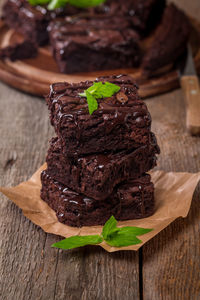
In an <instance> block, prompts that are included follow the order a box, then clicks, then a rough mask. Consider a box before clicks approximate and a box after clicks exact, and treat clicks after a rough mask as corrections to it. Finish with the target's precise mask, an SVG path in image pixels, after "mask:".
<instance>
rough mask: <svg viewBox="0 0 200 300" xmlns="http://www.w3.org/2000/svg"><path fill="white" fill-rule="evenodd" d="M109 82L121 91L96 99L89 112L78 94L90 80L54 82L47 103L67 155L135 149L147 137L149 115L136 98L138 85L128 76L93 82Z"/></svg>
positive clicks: (85, 87) (143, 105) (144, 105)
mask: <svg viewBox="0 0 200 300" xmlns="http://www.w3.org/2000/svg"><path fill="white" fill-rule="evenodd" d="M99 81H102V82H111V83H114V84H116V85H118V86H120V91H119V92H118V93H117V94H115V95H113V96H112V97H110V98H104V99H98V104H99V107H98V110H96V111H95V112H94V113H93V114H92V115H89V112H88V104H87V101H86V98H84V97H80V96H79V93H81V92H83V91H84V90H86V89H87V88H89V87H90V86H92V85H93V82H91V81H86V82H80V83H74V84H70V83H54V84H52V85H51V88H50V94H49V95H48V96H47V97H46V102H47V104H48V107H49V110H50V118H51V124H52V125H53V126H54V128H55V131H56V134H57V135H58V137H59V139H60V140H61V144H62V148H63V151H64V152H65V153H66V154H67V155H68V156H75V155H78V156H80V155H83V154H92V153H100V152H105V151H113V150H114V151H119V150H123V149H126V150H129V149H136V148H138V147H140V146H143V145H146V144H147V143H148V140H149V133H150V128H151V116H150V114H149V112H148V109H147V106H146V104H145V103H144V102H143V101H141V100H140V99H139V96H138V91H137V90H138V87H137V85H136V84H135V83H134V81H133V79H132V78H131V77H130V76H127V75H119V76H109V77H100V78H98V79H97V80H96V81H95V82H99Z"/></svg>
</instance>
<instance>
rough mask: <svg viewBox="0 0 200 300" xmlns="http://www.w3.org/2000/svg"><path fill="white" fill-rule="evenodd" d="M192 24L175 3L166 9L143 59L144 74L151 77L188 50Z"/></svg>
mask: <svg viewBox="0 0 200 300" xmlns="http://www.w3.org/2000/svg"><path fill="white" fill-rule="evenodd" d="M189 32H190V25H189V21H188V19H187V17H186V16H185V14H184V13H183V12H182V11H181V10H180V9H178V8H177V7H176V6H175V5H174V4H170V5H169V6H168V7H167V8H166V9H165V11H164V15H163V18H162V22H161V24H160V25H159V26H158V28H157V30H156V33H155V38H154V40H153V43H152V45H151V47H150V49H149V50H148V51H147V53H146V55H145V57H144V60H143V64H142V67H143V70H144V74H145V75H146V76H148V77H150V76H151V75H152V74H153V73H154V72H155V71H156V70H157V69H160V68H162V67H164V66H166V65H168V64H171V63H172V62H174V61H175V60H177V59H178V58H179V57H180V56H181V55H182V54H183V53H184V51H185V50H186V47H187V42H188V39H189Z"/></svg>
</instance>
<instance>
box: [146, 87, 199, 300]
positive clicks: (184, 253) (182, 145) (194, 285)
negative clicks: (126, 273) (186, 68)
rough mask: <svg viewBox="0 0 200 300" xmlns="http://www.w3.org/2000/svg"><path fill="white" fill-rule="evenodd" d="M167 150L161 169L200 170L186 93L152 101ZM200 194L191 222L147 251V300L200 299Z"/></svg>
mask: <svg viewBox="0 0 200 300" xmlns="http://www.w3.org/2000/svg"><path fill="white" fill-rule="evenodd" d="M148 104H149V108H150V111H151V112H152V118H153V129H154V131H155V132H156V133H157V136H158V140H159V144H160V146H161V151H162V152H161V153H162V154H161V156H160V158H159V166H158V168H161V169H165V170H172V171H188V172H197V171H199V170H200V138H195V137H191V136H190V135H189V134H187V133H186V131H185V130H186V128H185V113H184V101H183V95H182V93H181V92H180V91H176V92H174V93H171V94H167V95H164V96H161V97H159V98H157V99H152V100H150V101H148ZM199 191H200V185H199V189H198V190H197V191H196V193H195V197H194V199H193V203H192V208H191V211H190V213H189V216H188V217H187V218H186V219H179V220H177V221H175V222H174V223H173V224H172V225H171V226H169V227H168V228H166V229H165V230H164V231H163V232H161V233H160V234H159V235H158V236H156V237H155V238H154V239H152V240H151V241H150V242H149V243H148V244H147V245H145V246H144V247H143V295H144V300H151V299H154V300H160V299H167V300H168V299H169V300H171V299H173V300H179V299H181V300H182V299H192V300H195V299H200V273H199V266H200V212H199V200H200V199H199Z"/></svg>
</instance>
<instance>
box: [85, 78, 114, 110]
mask: <svg viewBox="0 0 200 300" xmlns="http://www.w3.org/2000/svg"><path fill="white" fill-rule="evenodd" d="M119 90H120V86H118V85H116V84H114V83H111V82H105V83H103V82H101V81H99V82H94V84H93V85H92V86H90V87H89V88H88V89H87V90H85V91H84V92H83V93H79V96H81V97H86V98H87V103H88V109H89V114H90V115H91V114H92V113H93V112H94V111H95V110H97V108H98V102H97V99H102V98H108V97H112V96H113V95H114V94H115V93H117V92H119Z"/></svg>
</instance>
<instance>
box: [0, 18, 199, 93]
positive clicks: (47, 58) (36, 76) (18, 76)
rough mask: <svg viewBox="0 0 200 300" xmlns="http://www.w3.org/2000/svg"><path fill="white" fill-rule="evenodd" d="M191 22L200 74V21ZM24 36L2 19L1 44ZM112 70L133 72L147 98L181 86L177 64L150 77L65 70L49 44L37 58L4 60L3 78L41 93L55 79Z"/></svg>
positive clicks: (0, 75) (139, 73)
mask: <svg viewBox="0 0 200 300" xmlns="http://www.w3.org/2000/svg"><path fill="white" fill-rule="evenodd" d="M191 23H192V31H191V44H192V49H193V55H194V60H195V64H196V69H197V72H198V73H199V74H200V24H199V23H198V22H197V21H196V20H194V19H191ZM153 35H154V34H152V35H151V36H150V37H148V38H147V39H145V40H144V41H143V43H142V45H141V46H142V47H143V48H147V47H148V46H149V44H150V43H151V40H152V38H153ZM20 40H22V37H21V36H20V35H19V34H17V33H16V32H15V31H14V30H12V29H9V28H8V27H7V26H6V25H5V24H4V23H3V22H2V21H1V22H0V48H3V47H6V46H9V45H12V44H13V43H15V42H19V41H20ZM109 74H110V75H111V74H112V75H114V74H116V75H117V74H130V75H131V76H132V77H133V78H134V79H135V80H136V82H137V83H138V84H139V85H140V90H139V93H140V96H141V97H143V98H146V97H150V96H155V95H158V94H161V93H164V92H168V91H170V90H173V89H175V88H177V87H179V78H178V74H177V71H176V70H174V69H173V64H171V65H168V66H166V67H165V68H164V69H162V70H159V71H158V72H157V76H156V77H154V78H151V79H148V80H147V79H145V78H144V77H143V76H142V70H141V69H140V68H137V69H120V70H109V71H98V72H90V73H79V74H77V73H76V74H61V73H60V72H59V70H58V68H57V65H56V63H55V60H54V59H53V57H52V55H51V52H50V49H49V48H48V47H44V48H40V49H39V54H38V56H37V57H36V58H34V59H26V60H18V61H16V62H11V61H10V60H5V61H2V60H0V80H2V81H3V82H5V83H7V84H8V85H10V86H12V87H14V88H16V89H19V90H21V91H24V92H28V93H30V94H34V95H38V96H43V95H44V94H46V93H48V91H49V85H50V84H51V83H53V82H59V81H67V82H79V81H85V80H94V79H95V78H96V77H98V76H101V75H109Z"/></svg>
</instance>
